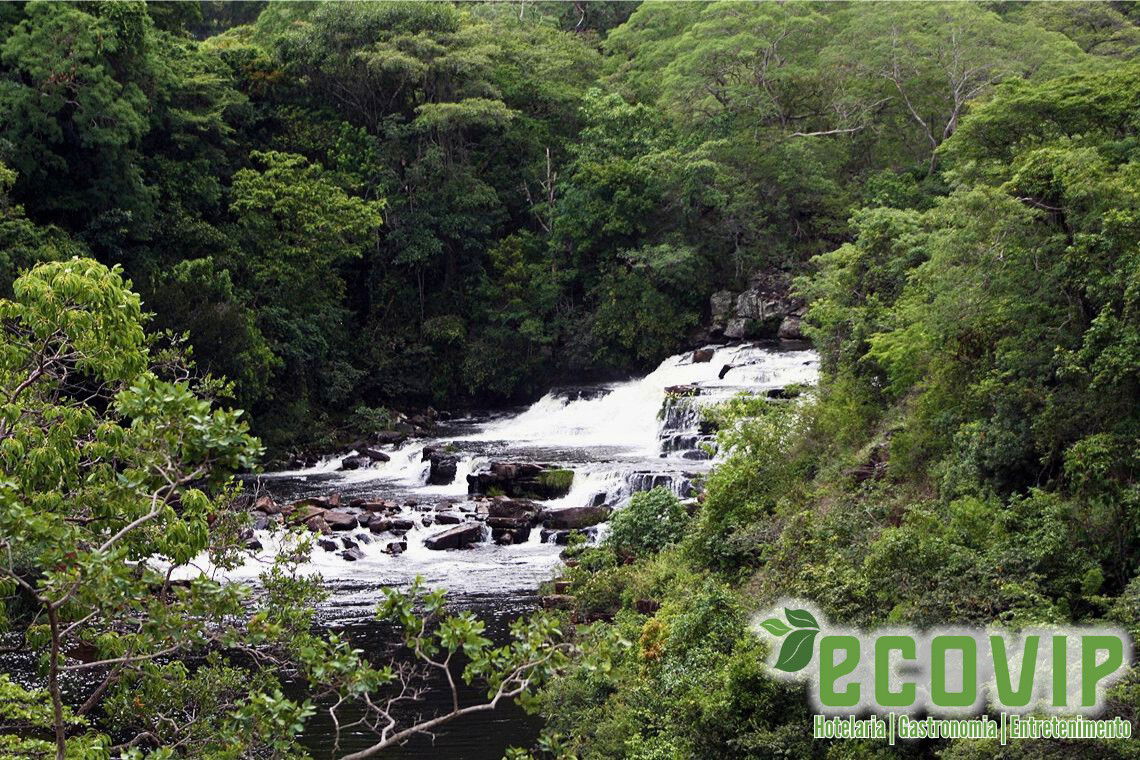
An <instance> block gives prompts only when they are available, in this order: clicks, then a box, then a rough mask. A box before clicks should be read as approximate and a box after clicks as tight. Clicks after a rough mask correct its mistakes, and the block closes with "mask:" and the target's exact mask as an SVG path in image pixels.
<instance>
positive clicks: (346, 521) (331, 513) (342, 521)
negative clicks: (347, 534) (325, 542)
mask: <svg viewBox="0 0 1140 760" xmlns="http://www.w3.org/2000/svg"><path fill="white" fill-rule="evenodd" d="M323 517H324V518H325V522H326V523H328V526H329V527H330V528H332V529H333V530H352V529H353V528H355V527H356V526H357V521H356V516H355V515H350V514H349V513H348V512H342V511H340V510H339V509H330V510H328V511H326V512H325V513H324V515H323Z"/></svg>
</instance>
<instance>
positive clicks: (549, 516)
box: [539, 507, 611, 530]
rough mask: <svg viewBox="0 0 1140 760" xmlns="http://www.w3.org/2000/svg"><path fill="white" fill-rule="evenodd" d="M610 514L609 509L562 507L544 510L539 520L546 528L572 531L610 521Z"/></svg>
mask: <svg viewBox="0 0 1140 760" xmlns="http://www.w3.org/2000/svg"><path fill="white" fill-rule="evenodd" d="M610 512H611V510H610V508H609V507H562V508H558V509H544V510H542V514H541V515H539V519H540V520H541V521H542V524H543V525H544V526H545V527H546V528H549V529H553V530H572V529H575V528H588V527H589V526H591V525H597V524H598V523H600V522H605V521H606V520H608V519H609V516H610Z"/></svg>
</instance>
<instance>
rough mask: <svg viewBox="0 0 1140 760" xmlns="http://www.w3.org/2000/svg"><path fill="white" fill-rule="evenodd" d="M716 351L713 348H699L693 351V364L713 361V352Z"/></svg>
mask: <svg viewBox="0 0 1140 760" xmlns="http://www.w3.org/2000/svg"><path fill="white" fill-rule="evenodd" d="M715 353H716V350H715V349H712V348H698V349H697V350H696V351H694V352H693V364H705V363H707V362H711V361H712V358H713V354H715Z"/></svg>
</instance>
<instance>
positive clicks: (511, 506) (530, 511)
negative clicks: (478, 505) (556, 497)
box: [487, 496, 542, 523]
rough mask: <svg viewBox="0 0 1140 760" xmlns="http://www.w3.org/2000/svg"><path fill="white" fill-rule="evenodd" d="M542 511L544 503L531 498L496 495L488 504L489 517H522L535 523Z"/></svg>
mask: <svg viewBox="0 0 1140 760" xmlns="http://www.w3.org/2000/svg"><path fill="white" fill-rule="evenodd" d="M541 511H542V505H541V504H539V503H537V502H533V501H531V500H530V499H508V498H507V497H506V496H496V497H495V498H494V499H491V501H490V503H489V504H488V505H487V517H489V518H499V517H501V518H509V519H522V520H526V521H527V522H528V523H533V522H534V521H535V520H536V519H537V518H538V513H539V512H541Z"/></svg>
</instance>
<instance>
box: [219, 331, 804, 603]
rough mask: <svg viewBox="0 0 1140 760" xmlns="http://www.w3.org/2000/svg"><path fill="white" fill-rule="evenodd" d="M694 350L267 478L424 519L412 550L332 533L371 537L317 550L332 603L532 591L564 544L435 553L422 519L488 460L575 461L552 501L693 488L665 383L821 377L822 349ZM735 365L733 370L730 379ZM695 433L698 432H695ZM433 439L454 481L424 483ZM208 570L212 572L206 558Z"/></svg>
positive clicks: (734, 389)
mask: <svg viewBox="0 0 1140 760" xmlns="http://www.w3.org/2000/svg"><path fill="white" fill-rule="evenodd" d="M692 359H693V354H692V352H687V353H685V354H679V355H677V356H672V357H670V358H668V359H666V360H665V361H664V362H662V363H661V365H660V366H658V367H657V369H655V370H654V371H653V372H651V373H649V374H648V375H646V376H644V377H642V378H639V379H635V380H630V381H626V382H619V383H612V384H604V385H593V386H585V387H579V388H575V389H573V392H572V393H569V394H568V393H566V392H560V391H558V390H555V391H552V392H550V393H548V394H547V395H545V396H543V397H542V398H541V399H539V400H538V401H536V402H535V403H533V404H532V405H530V406H529V407H528V408H526V409H525V410H522V411H521V412H518V413H515V414H507V415H497V416H486V417H470V418H465V419H462V420H456V421H453V422H452V423H448V425H447V427H446V428H443V429H441V430H440V431H439V437H435V438H430V439H417V440H408V441H406V442H405V443H403V444H401V445H399V446H387V447H383V448H384V450H385V451H386V452H387V453H388V454H389V455H390V456H391V460H390V461H388V462H385V463H377V464H375V465H374V466H372V467H369V468H364V469H359V470H352V471H341V470H339V467H340V464H341V460H342V459H343V457H344V456H347V454H346V455H341V456H338V457H332V458H329V459H327V460H325V461H322V462H321V463H319V464H318V465H317V466H315V467H312V468H308V469H304V470H295V471H289V472H279V473H268V474H266V475H263V476H261V477H260V478H258V480H259V481H260V485H261V486H262V487H264V488H267V489H268V490H269V491H270V492H271V493H273V494H274V495H275V496H277V497H278V498H279V499H286V500H287V499H297V498H303V497H310V496H321V497H324V496H328V495H329V494H332V493H340V494H341V498H342V502H343V503H347V502H348V501H349V500H350V499H353V498H366V499H389V500H394V501H397V502H399V503H400V504H402V505H405V506H404V508H403V510H402V513H401V515H400V517H407V518H411V519H414V520H415V527H414V528H413V529H412V530H410V531H409V532H408V534H407V536H406V540H407V550H406V551H405V552H404V553H403V554H399V555H395V556H392V555H389V554H386V553H384V552H383V546H384V544H386V543H388V542H389V541H392V540H394V539H393V538H391V537H388V536H370V535H369V534H368V531H367V530H366V529H359V528H358V529H356V530H353V531H348V532H346V533H334V535H333V536H332V537H331V538H334V539H336V538H342V537H344V536H349V537H356V536H358V535H360V534H363V535H364V536H366V537H367V538H369V539H374V540H373V541H372V543H363V542H360V547H359V548H360V550H361V551H362V552H363V555H364V556H363V558H362V559H358V560H356V561H354V562H350V561H347V560H345V559H343V558H342V557H341V556H340V552H339V551H336V552H333V551H324V550H322V549H320V548H316V549H314V551H313V555H312V560H311V562H310V568H311V569H312V570H313V571H316V572H319V573H321V575H322V576H323V577H324V578H325V579H326V580H327V581H330V582H331V583H332V585H333V586H334V588H335V589H336V593H334V595H333V600H332V602H333V605H334V606H338V605H339V606H342V607H344V608H346V609H344V612H346V613H348V612H349V609H348V608H358V607H363V606H369V605H371V604H373V603H374V602H375V600H376V598H377V597H378V596H379V593H380V588H381V587H382V586H385V585H403V584H406V583H408V582H410V581H411V580H412V579H413V578H414V577H415V576H416V575H422V576H423V577H424V578H425V580H426V581H427V583H428V584H429V585H430V586H438V587H445V588H447V589H449V590H450V591H451V592H452V593H453V594H457V595H461V596H463V595H466V596H481V595H485V594H502V593H513V592H520V591H533V589H535V588H536V587H537V586H538V585H539V583H541V582H542V581H544V580H547V579H549V578H550V577H551V573H552V571H553V569H554V566H555V565H556V564H557V563H558V553H559V551H560V549H561V548H562V547H559V546H557V545H555V544H552V543H542V542H541V538H540V533H541V532H540V530H539V529H537V528H536V529H535V530H533V531H532V532H531V537H530V540H529V541H527V542H525V543H521V544H517V545H508V546H498V545H495V544H493V543H489V542H488V543H484V544H481V545H478V546H477V547H475V548H471V549H467V550H451V551H432V550H429V549H427V548H426V547H425V546H424V543H423V539H424V538H425V537H427V536H430V535H433V534H434V533H437V532H440V531H442V530H444V529H446V528H448V527H451V526H447V525H443V526H441V525H432V526H424V525H423V519H424V517H425V516H430V515H431V514H432V513H433V511H434V510H435V508H436V507H437V506H440V505H441V504H446V503H448V502H454V503H458V502H463V501H465V500H466V498H467V477H466V476H467V475H468V474H471V473H473V472H476V471H478V470H479V469H480V468H482V467H485V466H486V465H487V464H489V463H490V462H491V461H503V460H507V461H534V462H545V463H556V464H558V465H559V466H562V467H566V468H569V469H572V470H574V473H575V475H574V481H573V484H572V486H571V489H570V491H569V493H568V494H567V495H566V496H563V497H561V498H559V499H556V500H550V501H548V502H546V504H547V505H549V506H584V505H586V504H589V503H591V502H594V501H595V499H597V500H599V501H601V500H604V502H605V503H606V504H609V505H611V506H613V507H615V508H621V506H623V505H624V503H625V502H626V501H627V500H628V498H629V496H630V494H631V492H632V491H634V490H641V489H643V488H648V487H652V486H653V485H656V484H663V485H667V486H670V487H672V488H673V489H674V490H675V491H677V492H679V493H685V492H686V489H687V487H688V486H687V484H688V482H689V479H690V477H691V476H693V475H699V474H700V473H703V472H706V471H707V470H708V468H709V466H710V463H709V462H708V461H701V460H700V459H698V458H694V457H701V456H702V455H700V454H699V452H697V451H695V450H694V449H690V450H689V451H688V452H686V451H676V450H674V451H663V446H662V435H663V433H664V432H667V431H663V429H662V428H663V425H665V424H666V421H665V420H663V419H662V418H661V415H660V412H661V410H662V404H663V402H664V400H665V395H666V394H665V389H666V388H667V387H669V386H674V385H687V384H697V385H699V387H700V389H701V390H700V396H699V397H698V398H697V401H698V403H702V404H703V403H710V402H715V401H716V400H718V399H724V398H728V397H730V396H732V395H734V394H735V393H738V392H741V391H748V392H762V391H765V390H768V389H773V388H779V387H783V386H787V385H790V384H794V383H799V384H812V383H814V382H815V381H816V378H817V374H818V358H817V356H816V355H815V353H813V352H811V351H782V350H775V349H772V348H764V347H758V346H754V345H747V344H746V345H740V346H718V347H715V351H714V354H713V356H712V359H711V360H710V361H707V362H696V363H695V362H693V361H692ZM726 365H731V366H732V367H733V368H732V369H729V370H728V371H727V372H723V374H724V377H723V378H722V377H720V375H721V374H722V368H724V367H725V366H726ZM673 432H675V431H673ZM693 432H694V435H693V436H690V438H693V437H695V431H693ZM427 445H446V446H448V447H449V449H450V450H452V451H454V452H455V454H456V456H457V457H458V463H457V472H456V477H455V480H454V481H453V482H452V483H451V484H449V485H427V484H426V483H427V476H428V469H429V463H428V462H425V461H422V452H423V448H424V446H427ZM599 494H604V496H599ZM258 539H259V540H260V541H261V542H262V544H264V546H265V549H264V550H263V552H262V553H261V557H259V560H267V559H268V558H269V557H270V556H271V555H272V554H273V550H274V549H275V546H276V540H277V539H275V538H274V537H273V536H272V535H271V534H269V533H268V532H265V531H259V532H258ZM263 568H264V565H263V564H262V562H261V561H255V560H251V561H250V562H247V563H246V564H245V565H244V566H243V567H241V568H239V569H238V570H236V571H231V572H229V573H227V575H228V576H229V577H231V578H243V579H253V578H254V577H256V575H257V574H258V573H259V572H260V571H261V570H262V569H263ZM200 569H202V570H204V571H207V572H213V570H212V568H209V567H208V566H207V565H206V564H205V563H203V564H202V565H200Z"/></svg>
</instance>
